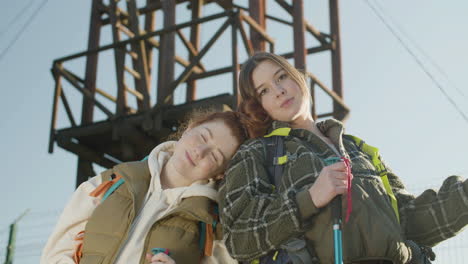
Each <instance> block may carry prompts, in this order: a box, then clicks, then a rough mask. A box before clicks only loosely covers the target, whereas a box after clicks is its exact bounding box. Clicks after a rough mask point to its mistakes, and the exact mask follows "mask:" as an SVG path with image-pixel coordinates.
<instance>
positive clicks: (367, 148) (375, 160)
mask: <svg viewBox="0 0 468 264" xmlns="http://www.w3.org/2000/svg"><path fill="white" fill-rule="evenodd" d="M345 137H347V138H349V139H351V140H352V141H353V142H354V143H355V144H356V146H357V147H358V148H359V150H361V151H362V152H364V153H366V154H367V155H369V156H370V158H371V160H372V164H373V165H374V167H375V168H376V169H377V172H378V173H379V176H380V178H381V179H382V182H383V185H384V187H385V191H386V192H387V195H388V196H389V197H390V201H391V203H392V207H393V211H394V212H395V214H396V217H397V219H398V222H400V214H399V213H398V201H397V199H396V196H395V194H394V193H393V190H392V186H391V185H390V181H389V180H388V176H387V174H388V171H387V169H386V168H385V166H384V165H383V163H382V161H381V160H380V154H379V149H378V148H376V147H373V146H371V145H369V144H366V142H364V140H362V139H360V138H358V137H356V136H353V135H345Z"/></svg>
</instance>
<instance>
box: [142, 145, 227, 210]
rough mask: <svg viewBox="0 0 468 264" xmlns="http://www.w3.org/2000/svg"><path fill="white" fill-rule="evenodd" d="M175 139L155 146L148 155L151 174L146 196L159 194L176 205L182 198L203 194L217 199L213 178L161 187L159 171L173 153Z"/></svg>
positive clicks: (167, 201)
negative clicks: (179, 185)
mask: <svg viewBox="0 0 468 264" xmlns="http://www.w3.org/2000/svg"><path fill="white" fill-rule="evenodd" d="M176 144H177V141H167V142H164V143H161V144H159V145H158V146H157V147H155V148H154V149H153V150H152V151H151V153H150V154H149V156H148V167H149V171H150V174H151V181H150V185H149V188H148V193H147V197H149V196H150V195H158V196H161V194H162V193H164V195H162V196H161V198H163V199H166V203H168V204H170V205H176V204H179V203H180V202H181V200H182V199H184V198H187V197H192V196H203V197H207V198H209V199H211V200H214V201H218V192H217V190H216V182H215V181H214V180H201V181H196V182H194V183H192V184H191V185H190V186H183V187H176V188H171V189H164V190H163V189H162V186H161V171H162V168H163V167H164V165H165V164H166V163H167V162H168V161H169V159H170V158H171V157H172V154H173V153H174V148H175V146H176Z"/></svg>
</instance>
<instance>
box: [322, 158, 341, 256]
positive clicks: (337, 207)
mask: <svg viewBox="0 0 468 264" xmlns="http://www.w3.org/2000/svg"><path fill="white" fill-rule="evenodd" d="M340 160H341V159H340V158H336V157H333V158H328V159H325V164H326V165H327V166H328V165H331V164H333V163H335V162H338V161H340ZM331 210H332V221H333V248H334V252H335V264H343V240H342V237H341V195H338V196H336V197H335V198H333V200H332V201H331Z"/></svg>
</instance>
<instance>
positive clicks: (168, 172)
mask: <svg viewBox="0 0 468 264" xmlns="http://www.w3.org/2000/svg"><path fill="white" fill-rule="evenodd" d="M171 161H172V158H170V159H169V160H168V161H167V163H166V164H165V165H164V167H163V168H162V170H161V175H160V180H161V188H163V189H171V188H177V187H184V186H189V185H190V184H192V182H190V181H189V180H187V179H186V178H185V177H184V175H182V174H180V173H178V172H177V170H176V169H175V168H174V166H173V164H172V162H171Z"/></svg>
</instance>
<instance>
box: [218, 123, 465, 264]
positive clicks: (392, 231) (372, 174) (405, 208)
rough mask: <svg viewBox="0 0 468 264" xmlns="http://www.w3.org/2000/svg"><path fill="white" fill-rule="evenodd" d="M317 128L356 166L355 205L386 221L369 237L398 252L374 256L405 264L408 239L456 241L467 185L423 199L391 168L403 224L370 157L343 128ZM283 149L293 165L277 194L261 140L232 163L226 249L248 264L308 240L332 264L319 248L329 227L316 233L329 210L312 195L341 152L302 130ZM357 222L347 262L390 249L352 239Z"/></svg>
mask: <svg viewBox="0 0 468 264" xmlns="http://www.w3.org/2000/svg"><path fill="white" fill-rule="evenodd" d="M285 126H287V125H286V124H285V123H281V122H274V123H273V126H272V130H273V129H276V128H279V127H285ZM317 127H318V128H319V129H320V130H321V131H322V133H324V134H325V135H326V136H327V137H328V138H329V139H330V140H331V141H332V142H333V143H334V146H335V147H336V148H337V149H338V151H339V152H340V155H341V156H345V157H348V158H349V159H350V160H351V163H352V173H353V175H354V179H353V207H354V206H355V205H356V210H359V209H360V208H359V206H360V204H364V205H366V204H367V205H368V204H371V205H372V206H373V207H372V208H375V211H370V212H366V211H364V213H366V214H368V215H372V216H373V215H374V214H375V215H376V217H375V218H373V217H368V218H369V219H374V220H373V221H376V222H379V223H380V224H381V225H383V223H382V222H384V223H385V227H384V228H381V229H382V230H381V231H382V232H383V233H384V234H383V235H382V234H375V233H370V234H368V236H379V237H380V236H383V237H384V238H385V239H386V240H389V239H390V241H391V240H395V243H396V244H398V246H395V247H391V246H388V247H386V248H391V249H390V250H394V251H390V252H383V253H382V252H378V253H376V254H377V255H378V256H377V257H387V259H392V260H393V261H394V262H395V261H396V263H404V262H405V261H406V260H408V258H409V257H410V253H409V252H408V250H407V249H406V247H405V246H404V243H403V241H404V239H412V240H415V241H416V242H417V243H419V244H422V245H429V246H432V245H434V244H435V243H437V242H440V241H442V240H444V239H446V238H448V237H451V236H453V235H455V234H456V233H458V232H459V231H460V230H461V229H462V228H463V226H465V225H466V224H467V223H468V198H467V193H468V182H467V181H465V182H462V181H461V179H460V178H459V177H450V178H448V179H447V180H446V181H445V182H444V184H443V186H442V188H441V190H440V191H439V193H437V192H435V191H433V190H428V191H426V192H425V193H423V194H422V195H420V196H419V197H414V196H413V195H411V194H409V193H408V192H407V191H406V190H405V188H404V185H403V183H402V182H401V181H400V179H399V178H398V177H397V176H396V175H395V174H394V173H393V172H392V171H391V170H390V168H389V167H388V166H386V169H387V170H388V178H389V181H390V184H391V186H392V188H393V192H394V194H395V195H396V197H397V199H398V204H399V208H400V217H401V226H400V224H398V221H397V219H396V216H395V214H394V212H393V209H392V207H391V203H390V200H389V199H388V197H387V194H386V192H385V189H384V186H383V184H382V181H381V179H380V177H379V176H378V175H379V174H378V172H377V171H376V169H375V168H374V166H373V164H372V162H371V160H370V158H369V157H368V155H367V154H365V153H363V152H361V151H360V150H359V148H358V147H357V146H356V145H355V144H354V143H353V142H352V141H351V140H348V139H344V138H343V132H344V129H343V126H342V124H341V123H340V122H339V121H336V120H333V119H330V120H326V121H323V122H320V123H317ZM285 145H286V150H287V153H288V155H289V157H290V159H289V161H288V162H287V163H286V164H285V165H284V166H285V167H284V172H283V177H282V178H281V182H280V184H279V186H278V189H277V190H275V188H274V187H273V186H272V185H271V183H270V182H269V180H268V179H269V178H268V175H267V170H266V169H265V166H264V165H265V164H266V162H265V156H266V155H265V148H264V146H263V144H262V142H261V140H259V139H253V140H250V141H247V142H246V143H244V144H243V145H242V146H241V148H240V149H239V150H238V152H237V153H236V155H235V156H234V158H233V159H232V161H231V164H230V166H229V168H228V170H227V171H226V177H225V178H224V180H223V181H222V183H221V187H220V197H221V200H220V216H221V222H222V223H223V228H224V230H223V231H224V238H225V240H226V246H227V248H228V250H229V251H230V253H231V255H232V256H233V257H234V258H236V259H238V260H242V261H245V260H252V259H255V258H258V257H260V256H263V255H265V254H267V253H268V252H269V251H271V250H273V249H277V248H279V246H280V245H281V244H282V243H284V242H285V241H287V240H288V239H290V238H292V237H297V236H299V235H301V236H302V235H305V236H306V238H307V239H308V240H309V242H311V245H313V247H314V249H316V251H318V252H316V253H317V255H318V256H319V257H320V259H321V261H322V262H323V263H328V262H327V260H328V258H332V256H331V255H332V250H333V249H332V248H330V250H328V248H329V247H328V246H325V247H324V248H323V247H321V246H322V245H321V244H322V243H324V244H326V243H329V241H327V239H329V237H330V238H331V237H332V235H331V233H327V232H328V231H327V232H325V231H321V230H322V229H324V228H328V227H326V226H324V227H323V228H318V227H317V226H319V225H320V224H317V223H326V222H327V221H328V222H331V221H329V217H328V216H327V214H328V213H327V212H328V211H327V210H326V208H321V209H318V208H316V207H315V206H314V204H313V203H312V200H311V198H310V195H309V193H308V189H309V188H310V186H311V185H312V184H313V183H314V182H315V179H316V177H318V175H319V174H320V172H321V170H322V168H323V167H324V166H325V162H324V160H325V159H327V158H330V157H336V155H337V154H336V153H335V152H334V151H333V150H332V148H331V147H330V146H328V145H327V144H326V143H325V142H324V141H323V140H322V139H320V138H319V137H318V136H316V135H315V134H313V133H311V132H310V131H307V130H303V129H293V130H291V133H290V135H289V136H287V137H286V138H285ZM366 195H367V197H366ZM369 198H370V199H369ZM363 207H364V206H363ZM367 208H368V207H366V210H367ZM353 210H354V209H353ZM428 211H429V212H431V217H427V212H428ZM327 217H328V218H327ZM353 219H354V221H361V219H363V216H362V215H358V214H357V213H356V214H354V215H353V214H351V219H350V224H349V226H346V225H345V226H344V233H343V239H344V243H345V251H344V253H345V262H346V261H350V260H354V259H358V258H362V257H366V256H367V254H368V252H369V250H366V247H372V246H376V247H377V246H378V247H385V245H381V244H380V243H383V242H380V243H379V244H378V245H373V244H375V243H373V242H374V241H371V242H370V244H369V245H361V244H363V243H364V241H366V239H364V238H363V237H362V236H366V234H362V233H363V232H361V233H359V234H358V235H353V232H356V231H354V230H353V228H354V224H355V223H354V222H353ZM364 219H365V218H364ZM369 221H371V222H369V223H364V224H362V225H368V224H371V225H372V224H374V223H373V222H372V220H369ZM379 223H378V224H379ZM376 228H378V226H377V227H376ZM330 232H331V228H330ZM358 232H359V231H358ZM385 232H387V233H389V234H385ZM329 234H330V235H329ZM385 235H387V236H388V237H385ZM348 239H350V241H348ZM353 239H354V240H353ZM356 243H358V245H361V246H360V247H359V250H356V251H353V250H354V249H349V248H347V247H346V244H348V245H349V244H350V245H356ZM351 248H352V247H351ZM395 248H396V249H395ZM322 251H327V252H322ZM328 251H330V252H328ZM379 254H380V255H379ZM329 255H330V256H329ZM387 255H391V256H387ZM394 255H397V257H395V256H394ZM373 257H375V256H373Z"/></svg>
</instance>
